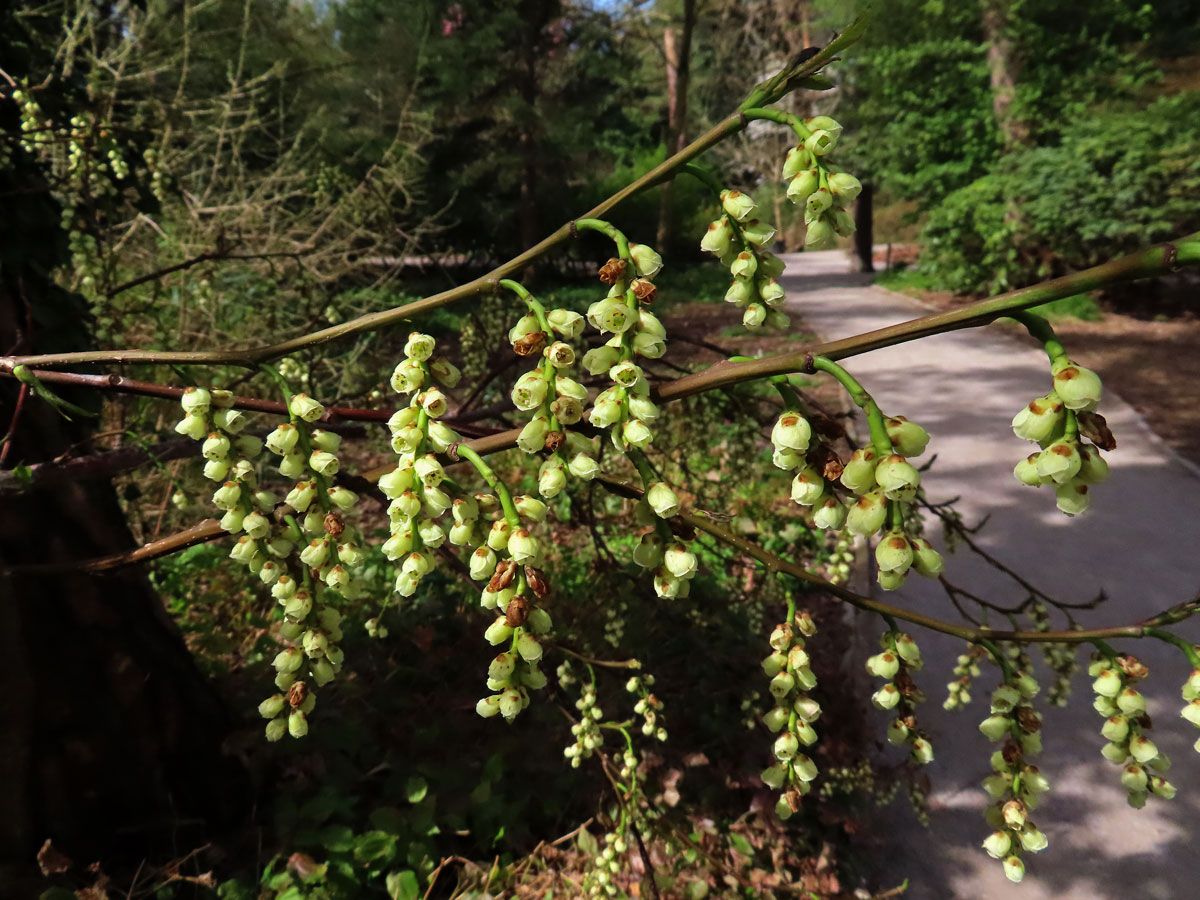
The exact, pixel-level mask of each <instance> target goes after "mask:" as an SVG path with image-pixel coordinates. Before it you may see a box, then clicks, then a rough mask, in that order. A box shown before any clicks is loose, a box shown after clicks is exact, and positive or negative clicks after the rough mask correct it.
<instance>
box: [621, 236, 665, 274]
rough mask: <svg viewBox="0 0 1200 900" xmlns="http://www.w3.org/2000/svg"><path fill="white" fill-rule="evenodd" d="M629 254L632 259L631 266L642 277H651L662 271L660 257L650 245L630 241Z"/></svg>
mask: <svg viewBox="0 0 1200 900" xmlns="http://www.w3.org/2000/svg"><path fill="white" fill-rule="evenodd" d="M629 256H630V258H631V259H632V260H633V268H634V269H635V270H636V271H637V273H638V275H640V276H641V277H642V278H653V277H654V276H655V275H657V274H658V273H659V272H660V271H662V267H663V261H662V257H661V256H659V255H658V254H657V253H656V252H655V251H654V248H652V247H647V246H646V245H645V244H634V243H632V242H630V244H629Z"/></svg>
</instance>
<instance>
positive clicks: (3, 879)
mask: <svg viewBox="0 0 1200 900" xmlns="http://www.w3.org/2000/svg"><path fill="white" fill-rule="evenodd" d="M39 189H41V190H44V186H43V185H42V184H41V183H40V179H39V178H38V174H37V170H36V169H35V168H34V167H33V166H31V165H28V164H22V163H21V162H20V161H18V164H17V166H16V167H14V168H10V169H9V170H8V171H7V172H5V173H0V195H8V196H10V197H13V196H15V197H17V198H18V199H17V200H16V201H13V202H12V203H11V205H10V206H9V208H8V209H7V210H6V214H5V216H4V217H0V352H2V353H22V352H54V351H61V350H66V349H81V348H83V347H85V346H86V345H87V331H86V325H85V323H86V321H87V317H86V310H85V308H84V306H83V303H82V301H81V299H80V298H78V297H76V296H74V295H71V294H68V293H67V292H65V291H62V290H61V289H59V288H57V287H56V286H55V285H54V284H53V283H52V282H51V281H50V280H49V278H48V273H49V272H51V271H52V270H53V269H54V267H55V265H56V264H57V263H58V261H59V259H60V258H61V256H60V248H61V236H60V234H59V231H58V216H59V212H58V209H57V207H56V206H55V205H54V204H53V203H52V202H51V200H50V198H49V197H48V196H47V194H46V193H34V192H33V191H36V190H39ZM17 394H18V391H17V385H16V383H15V382H14V381H13V380H11V379H7V378H0V434H2V433H3V432H5V431H7V430H8V429H9V426H10V423H11V420H12V419H13V418H14V408H15V407H16V406H17V403H16V398H17ZM70 399H71V400H72V401H73V402H77V403H81V404H84V405H86V404H88V403H89V402H90V398H88V397H86V396H72V397H71V398H70ZM88 428H89V426H87V425H86V424H85V423H84V421H83V420H81V419H80V418H79V417H75V420H74V421H70V422H68V421H67V420H65V419H64V418H62V417H61V416H60V415H58V414H57V413H56V412H55V411H54V410H52V409H51V408H50V407H49V406H48V405H47V404H46V403H44V402H43V401H40V400H37V399H33V398H28V397H27V398H26V399H25V401H24V403H23V404H21V405H20V412H19V415H18V416H17V417H16V421H15V428H14V430H13V434H14V437H13V440H12V442H11V446H10V447H8V448H7V451H6V455H5V457H4V461H3V463H2V465H3V466H5V467H9V468H12V467H15V466H16V465H18V464H21V463H34V462H39V461H43V460H47V459H52V458H54V457H56V456H58V455H60V454H62V453H64V452H65V451H67V450H68V449H69V448H70V447H72V446H73V445H75V444H76V443H78V442H79V441H80V440H82V439H83V438H85V437H86V434H87V431H88ZM132 545H133V541H132V537H131V535H130V533H129V531H128V529H127V527H126V524H125V519H124V516H123V514H122V510H121V508H120V505H119V504H118V502H117V496H116V492H115V490H114V488H113V486H112V484H111V483H108V482H103V481H75V482H69V483H60V484H55V485H51V486H47V487H43V488H37V489H31V490H30V491H29V492H27V493H24V494H21V495H18V496H15V497H13V496H6V497H5V498H4V501H3V505H2V507H0V659H3V661H4V662H3V665H2V666H0V722H2V723H3V727H0V784H2V785H3V787H4V789H3V790H0V896H16V894H10V893H8V888H7V887H6V884H7V885H9V886H11V884H12V881H11V879H12V878H13V877H15V873H17V872H19V871H20V870H21V869H22V868H23V867H25V866H28V865H31V864H32V863H33V860H34V854H35V852H36V851H37V848H38V847H39V846H40V845H41V843H42V842H43V841H44V840H46V839H47V838H50V839H51V840H53V842H54V843H55V845H56V846H58V847H60V848H61V849H62V850H64V851H65V852H66V853H67V854H68V855H69V856H73V857H74V858H75V859H76V860H79V861H82V862H84V863H86V862H89V861H91V860H93V859H102V860H105V861H112V860H119V859H131V858H132V859H138V858H143V857H147V856H149V857H156V856H157V857H158V858H159V859H162V858H166V857H167V854H171V853H174V852H175V851H177V850H178V849H179V848H181V847H182V848H185V849H191V848H192V847H194V846H196V845H197V844H198V843H199V842H200V841H201V840H202V836H203V835H204V834H205V833H206V832H207V833H211V831H209V829H211V828H214V827H218V826H220V825H222V824H224V823H227V822H229V821H230V819H231V816H233V815H234V814H235V813H236V811H237V810H238V809H239V807H240V806H241V805H242V804H243V803H244V802H245V799H246V795H247V791H246V790H245V787H244V786H245V783H246V782H245V777H244V775H243V774H242V772H241V769H240V767H239V766H238V765H237V764H236V763H235V762H234V761H233V760H232V758H230V757H227V756H224V755H223V754H222V750H221V744H222V741H223V739H224V737H225V735H226V733H227V731H228V727H229V722H228V719H227V716H226V713H225V710H224V708H223V706H222V704H221V702H220V700H219V698H218V697H217V695H216V694H215V692H214V691H213V690H212V688H211V687H210V685H209V684H208V683H207V681H206V680H205V679H204V677H203V676H202V675H201V674H200V672H199V671H198V670H197V669H196V667H195V665H194V664H193V661H192V659H191V656H190V655H189V653H188V651H187V648H186V647H185V646H184V644H183V641H182V639H181V638H180V636H179V634H178V633H177V631H176V630H175V629H174V627H173V625H172V623H171V622H170V620H169V619H168V618H167V617H166V615H165V613H164V611H163V609H162V606H161V604H160V602H159V600H158V597H157V596H156V595H155V593H154V591H153V590H152V589H151V586H150V584H149V582H148V580H147V579H146V577H145V575H144V574H143V573H142V572H140V571H137V570H129V571H124V572H121V573H118V574H114V575H109V576H90V575H84V574H81V573H77V572H73V571H72V570H71V562H72V561H74V560H80V559H84V558H87V557H91V556H96V555H105V554H111V553H118V552H121V551H124V550H127V549H129V548H130V547H131V546H132ZM34 562H36V563H46V562H49V563H60V564H61V566H62V568H61V570H60V571H59V572H57V573H54V574H51V575H30V574H21V573H20V571H19V568H18V567H19V566H20V565H21V564H23V563H34Z"/></svg>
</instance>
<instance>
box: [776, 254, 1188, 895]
mask: <svg viewBox="0 0 1200 900" xmlns="http://www.w3.org/2000/svg"><path fill="white" fill-rule="evenodd" d="M785 259H786V261H787V264H788V274H786V275H785V277H784V279H783V283H784V284H785V286H786V287H787V288H788V290H789V291H790V292H791V297H790V298H789V301H788V302H789V305H790V310H791V311H792V312H793V313H795V314H798V315H800V316H802V317H803V319H804V321H805V322H806V323H807V324H808V325H809V326H811V327H812V328H813V329H814V330H815V331H816V332H817V333H818V334H819V335H820V336H821V337H822V338H829V339H832V338H839V337H845V336H849V335H853V334H857V333H859V332H863V331H869V330H872V329H875V328H880V327H883V326H885V325H890V324H894V323H896V322H900V321H904V320H906V319H910V318H913V317H915V316H919V315H922V314H924V313H925V312H926V310H925V309H924V308H922V307H921V306H920V304H918V303H917V302H916V301H914V300H911V299H910V298H908V297H905V296H902V295H900V294H896V293H893V292H891V291H887V290H884V289H882V288H878V287H874V286H870V285H869V276H862V275H858V274H851V273H849V272H848V264H847V260H846V258H845V257H844V256H842V255H841V254H840V253H838V252H826V253H805V254H793V255H789V256H787V257H785ZM1067 349H1068V351H1069V352H1071V353H1072V354H1073V355H1074V356H1075V358H1077V359H1078V360H1079V362H1080V363H1081V364H1083V365H1086V364H1087V362H1088V354H1087V347H1083V346H1081V347H1068V348H1067ZM844 362H845V365H846V366H847V368H848V369H849V370H850V371H851V372H852V373H853V374H854V375H856V376H857V377H858V378H859V379H860V380H861V381H862V382H863V384H864V385H865V386H866V387H867V389H868V390H870V391H871V392H872V393H873V394H874V396H875V397H876V399H877V400H878V401H879V402H880V405H881V406H882V407H883V409H884V411H885V412H887V413H889V414H893V415H895V414H902V415H907V416H908V417H909V418H911V419H914V420H916V421H918V422H920V423H921V424H922V425H923V426H925V428H926V429H928V431H929V432H930V433H931V435H932V436H933V440H932V441H931V443H930V451H932V452H936V453H937V454H938V458H937V462H936V464H935V465H934V468H933V469H932V471H930V472H928V473H926V475H925V478H924V483H925V487H926V492H927V495H928V496H929V498H930V499H931V500H933V501H935V502H936V501H940V500H946V499H949V498H951V497H956V496H957V497H960V498H961V502H960V503H959V506H958V508H959V510H960V511H961V512H962V513H963V515H964V517H965V519H966V521H967V522H968V523H972V522H977V521H979V520H980V519H982V518H983V517H985V516H988V517H990V519H989V521H988V523H987V525H986V527H985V528H984V529H983V531H982V532H981V533H980V536H979V541H980V543H981V544H982V545H983V546H984V547H985V548H986V549H987V550H989V551H990V552H992V553H994V554H995V555H997V556H998V557H999V558H1000V559H1002V560H1003V561H1005V562H1007V563H1009V564H1011V565H1013V566H1014V567H1015V568H1017V569H1019V570H1020V571H1022V572H1024V573H1025V574H1026V575H1027V576H1028V577H1029V578H1030V579H1031V580H1032V582H1033V583H1034V584H1037V585H1039V586H1041V587H1042V589H1043V590H1046V591H1047V592H1048V593H1050V594H1051V595H1052V596H1057V597H1060V598H1062V599H1070V600H1085V599H1088V598H1091V597H1093V596H1094V595H1095V594H1096V593H1097V592H1098V591H1099V590H1101V589H1102V588H1103V589H1104V590H1105V591H1106V592H1107V594H1108V596H1109V597H1110V598H1111V599H1110V600H1109V601H1108V602H1107V603H1105V604H1104V606H1103V608H1102V609H1101V610H1099V611H1096V612H1094V613H1090V614H1085V615H1084V616H1083V617H1081V619H1082V621H1084V622H1085V623H1092V622H1100V621H1103V622H1106V623H1124V622H1130V621H1134V620H1137V619H1139V618H1142V617H1143V616H1146V615H1148V614H1150V613H1153V612H1156V611H1159V610H1161V609H1164V608H1166V607H1168V606H1171V605H1172V604H1174V603H1177V602H1180V601H1182V600H1185V599H1188V598H1189V597H1192V596H1194V595H1195V593H1196V591H1197V589H1198V588H1200V477H1197V474H1196V470H1195V469H1194V468H1193V467H1190V466H1188V465H1187V464H1186V463H1185V462H1184V461H1182V460H1181V459H1180V458H1179V457H1178V456H1177V455H1176V454H1175V453H1174V452H1173V451H1171V450H1170V449H1169V448H1168V447H1167V446H1166V445H1165V444H1164V443H1163V442H1162V441H1161V440H1160V439H1159V438H1158V437H1157V436H1156V435H1154V434H1153V433H1151V432H1150V430H1149V429H1148V428H1147V427H1146V425H1145V424H1144V423H1143V421H1142V420H1141V418H1140V417H1139V416H1138V415H1137V413H1136V412H1135V411H1134V410H1133V409H1132V408H1131V407H1129V406H1128V405H1127V404H1126V403H1124V402H1123V401H1121V400H1120V399H1119V398H1117V397H1115V396H1113V395H1112V394H1108V395H1107V396H1106V397H1105V399H1104V400H1103V401H1102V403H1101V408H1100V412H1101V413H1103V414H1104V415H1105V417H1106V418H1107V419H1108V422H1109V424H1110V426H1111V427H1112V430H1113V432H1114V433H1115V434H1116V436H1117V440H1118V442H1119V448H1118V449H1117V450H1116V451H1115V452H1114V453H1112V454H1109V455H1108V459H1109V463H1110V466H1111V471H1112V478H1111V479H1110V480H1109V481H1108V482H1107V483H1106V484H1103V485H1100V486H1098V487H1096V488H1095V489H1094V500H1093V505H1092V508H1091V509H1090V510H1089V511H1088V512H1087V513H1086V514H1084V515H1083V516H1081V517H1078V518H1075V519H1068V518H1067V517H1066V516H1064V515H1062V514H1061V513H1059V512H1058V511H1057V510H1056V509H1055V507H1054V495H1053V494H1052V493H1050V492H1049V489H1046V488H1043V489H1040V490H1035V489H1033V488H1028V487H1025V486H1023V485H1020V484H1018V483H1017V481H1016V480H1015V479H1014V478H1013V476H1012V468H1013V465H1014V464H1015V463H1016V461H1017V460H1018V459H1020V458H1021V457H1022V456H1025V455H1027V454H1028V453H1029V452H1030V448H1031V447H1032V446H1033V445H1031V444H1028V443H1026V442H1024V441H1021V440H1019V439H1018V438H1016V437H1014V435H1013V433H1012V430H1011V428H1010V426H1009V422H1010V421H1011V419H1012V417H1013V415H1014V414H1015V413H1016V412H1017V410H1019V409H1020V408H1021V407H1022V406H1024V405H1025V404H1026V403H1028V402H1029V400H1031V399H1033V398H1034V397H1037V396H1041V395H1042V394H1044V393H1045V392H1046V391H1047V390H1048V389H1049V387H1050V380H1049V373H1048V371H1047V363H1046V357H1045V354H1044V353H1043V352H1042V351H1041V349H1040V348H1039V347H1038V346H1037V345H1036V344H1034V343H1032V342H1031V341H1018V340H1017V339H1015V338H1013V337H1010V336H1009V335H1008V334H1006V333H1002V332H1000V331H999V330H998V329H996V328H985V329H970V330H966V331H960V332H957V333H953V334H947V335H938V336H936V337H933V338H928V339H926V340H923V341H919V342H916V343H911V344H905V345H902V346H899V347H892V348H886V349H883V350H877V351H874V352H872V353H868V354H864V355H863V356H860V357H855V358H851V359H849V360H846V361H844ZM924 458H928V456H926V457H924ZM934 530H935V529H934V528H933V527H931V528H930V533H929V534H928V535H927V536H928V537H929V538H930V539H931V540H933V541H934V542H935V544H937V545H938V546H939V548H941V542H940V540H939V538H940V535H938V534H935V533H934ZM947 574H948V576H949V577H950V578H951V580H953V581H954V582H956V583H959V584H962V585H963V586H966V587H969V588H970V589H972V590H973V591H974V592H975V593H978V594H981V595H982V596H985V597H987V598H989V599H993V600H996V601H1000V602H1009V603H1012V602H1018V601H1020V600H1021V599H1023V594H1022V592H1021V591H1020V589H1019V588H1018V587H1016V586H1015V585H1014V584H1012V583H1011V582H1008V581H1006V580H1005V579H1004V578H1003V577H1002V576H999V575H998V574H997V573H996V572H995V571H994V570H992V569H990V568H989V567H988V566H987V565H986V564H984V563H982V562H981V561H980V560H979V558H978V557H976V556H974V555H972V554H970V553H969V552H967V551H960V552H959V553H956V554H954V555H950V556H948V557H947ZM888 596H889V599H890V600H892V601H893V602H897V603H900V604H904V605H907V606H910V607H911V608H914V609H920V610H922V611H926V612H929V613H932V614H937V615H940V616H942V617H945V618H953V616H954V611H953V608H952V607H951V606H950V603H949V601H948V600H947V598H946V597H945V595H944V594H943V593H942V592H941V589H940V587H938V585H937V584H936V583H931V582H929V581H927V580H925V579H922V578H919V577H917V576H913V577H912V578H910V579H909V581H908V583H907V585H906V586H905V588H904V589H902V590H901V591H899V592H896V593H893V594H890V595H888ZM864 627H865V628H868V629H870V630H871V631H872V632H873V633H875V634H877V633H878V630H877V628H876V623H875V622H868V623H865V624H864ZM1184 629H1185V631H1184V634H1186V635H1187V636H1189V637H1190V638H1191V639H1193V640H1200V621H1198V622H1194V623H1190V624H1188V625H1185V626H1184ZM917 637H918V640H919V642H920V644H921V647H922V648H923V650H924V654H925V658H926V660H927V664H926V667H925V670H924V672H923V673H921V683H922V686H923V687H924V688H925V690H926V692H927V694H928V697H929V700H928V702H927V703H926V704H924V706H923V708H922V709H921V710H920V712H919V716H920V718H921V721H922V723H923V725H924V726H925V727H926V728H927V729H929V730H930V731H931V732H932V733H933V745H934V750H935V753H936V757H937V758H936V761H935V762H934V764H933V765H932V766H931V767H930V770H929V771H930V775H931V777H932V778H933V782H934V792H933V794H932V798H931V799H932V807H933V812H932V823H931V827H930V829H929V830H928V831H926V830H923V829H921V828H920V827H919V826H918V825H917V824H916V823H915V821H914V819H913V818H912V815H911V813H909V812H908V811H907V810H900V809H898V807H899V806H900V805H901V804H900V802H899V801H898V802H897V803H896V804H894V805H893V812H891V813H889V814H888V815H886V816H884V817H882V821H883V822H884V823H885V825H884V828H883V831H885V832H886V836H885V837H881V839H880V841H881V846H880V848H879V853H878V854H877V855H876V859H877V860H878V861H879V864H880V868H881V875H880V884H879V887H881V888H882V887H889V886H892V885H895V884H898V883H899V881H900V880H901V879H902V878H904V877H905V876H912V877H913V880H914V884H913V886H912V887H911V889H910V890H909V891H908V892H907V893H906V894H905V895H904V896H905V897H907V898H918V900H951V898H962V900H998V898H1004V900H1010V898H1012V900H1016V898H1020V900H1048V898H1058V900H1108V898H1111V900H1126V898H1129V897H1138V898H1143V900H1190V898H1196V897H1200V846H1198V842H1200V756H1198V755H1197V754H1196V752H1195V751H1193V750H1192V748H1191V744H1192V742H1193V741H1194V740H1195V739H1196V737H1197V736H1198V733H1197V730H1196V729H1195V728H1193V727H1192V726H1191V725H1188V724H1187V723H1186V722H1184V721H1183V720H1182V719H1180V718H1179V714H1178V713H1179V708H1180V706H1181V705H1182V701H1181V700H1180V699H1179V685H1180V684H1181V683H1182V681H1183V680H1184V678H1185V677H1186V675H1187V672H1188V669H1187V666H1186V665H1185V663H1184V662H1183V659H1182V656H1181V655H1180V654H1179V653H1178V651H1176V650H1174V649H1173V648H1169V647H1167V646H1166V645H1165V644H1162V643H1161V642H1158V641H1154V642H1149V641H1141V642H1136V644H1135V645H1133V646H1131V647H1130V649H1132V650H1133V652H1135V653H1137V655H1138V656H1139V657H1140V658H1142V659H1143V660H1144V661H1145V662H1146V663H1147V664H1148V665H1149V666H1150V668H1151V677H1150V678H1149V680H1148V682H1147V684H1146V688H1147V689H1146V693H1147V695H1148V697H1149V698H1150V712H1151V714H1152V715H1153V718H1154V721H1155V728H1154V733H1153V736H1154V738H1155V740H1156V742H1157V743H1158V745H1159V747H1160V748H1162V749H1164V750H1165V751H1166V752H1167V753H1168V755H1170V757H1171V759H1172V761H1173V762H1174V767H1173V769H1172V772H1171V774H1170V775H1169V777H1170V779H1171V781H1172V782H1174V783H1175V785H1176V786H1177V787H1178V788H1179V794H1178V796H1177V797H1176V798H1175V799H1174V800H1173V801H1170V802H1168V801H1163V800H1159V799H1157V798H1153V797H1152V798H1151V799H1150V801H1149V802H1148V803H1147V806H1146V808H1145V809H1142V810H1133V809H1130V808H1129V807H1128V805H1127V804H1126V802H1125V793H1124V791H1123V790H1122V789H1121V787H1120V784H1119V783H1118V778H1117V776H1118V771H1117V770H1116V767H1114V766H1112V765H1111V764H1109V763H1107V762H1105V761H1104V760H1103V759H1102V758H1101V756H1100V747H1101V745H1102V743H1103V740H1102V738H1101V737H1100V736H1099V727H1100V724H1101V720H1100V717H1099V716H1098V715H1097V714H1096V713H1095V711H1094V710H1093V709H1092V708H1091V699H1092V694H1091V689H1090V680H1089V679H1086V677H1085V673H1080V674H1079V675H1077V676H1076V679H1075V683H1074V689H1075V696H1074V701H1073V703H1072V706H1071V708H1069V709H1058V708H1047V707H1042V708H1043V709H1044V712H1045V718H1046V728H1045V734H1044V736H1045V752H1044V753H1043V755H1042V756H1041V757H1040V759H1039V760H1038V763H1039V765H1040V767H1041V768H1042V770H1043V771H1044V772H1046V774H1047V775H1048V776H1049V778H1050V779H1051V783H1052V790H1051V793H1050V794H1049V795H1048V796H1047V798H1046V801H1045V802H1044V803H1043V804H1042V807H1041V808H1040V809H1039V810H1038V812H1037V822H1038V825H1039V826H1040V827H1041V828H1042V830H1043V831H1045V833H1046V834H1047V835H1048V837H1049V839H1050V847H1049V848H1048V849H1047V850H1046V851H1044V852H1043V853H1041V854H1038V855H1036V856H1033V855H1027V856H1026V862H1027V869H1028V875H1027V877H1026V879H1025V882H1024V883H1023V884H1021V885H1012V884H1010V883H1009V882H1008V881H1007V880H1006V879H1005V878H1004V876H1003V874H1002V872H1001V867H1000V864H999V863H998V862H996V861H993V860H991V859H990V858H989V857H987V856H986V854H984V852H983V851H982V850H981V849H980V848H979V844H980V842H981V841H982V839H983V838H984V837H985V836H986V835H987V833H988V831H989V829H988V828H987V826H986V825H985V824H984V822H983V819H982V817H981V814H980V812H981V810H982V808H983V806H984V799H985V795H984V794H983V791H982V789H980V788H979V781H980V779H981V778H982V777H983V776H984V775H986V774H987V771H988V755H989V753H990V749H991V747H992V746H993V745H990V744H989V743H988V742H987V741H986V740H985V739H984V738H983V736H982V735H981V734H980V733H979V731H978V728H977V724H978V721H979V720H980V719H981V718H982V717H983V715H985V714H986V710H985V709H984V707H983V704H984V703H986V698H987V696H988V694H989V693H990V687H989V688H988V689H987V690H984V689H983V684H984V683H987V684H989V685H991V684H994V681H993V680H986V681H985V679H981V684H980V686H979V689H977V690H975V691H974V694H975V699H974V700H973V702H972V703H971V704H970V705H969V706H968V707H967V708H966V709H965V710H960V711H958V712H954V713H949V712H945V711H944V710H943V709H942V708H941V701H942V699H944V697H945V692H944V685H945V683H946V682H947V681H949V680H950V669H951V668H952V666H953V664H954V657H955V656H957V655H958V654H959V653H960V652H961V650H962V647H963V645H962V644H961V643H960V642H958V641H957V640H955V639H953V638H948V637H946V638H943V636H941V635H931V634H928V633H923V632H919V633H917ZM1133 643H1134V642H1131V644H1133ZM984 674H985V676H987V678H988V679H994V676H993V675H991V673H989V672H987V671H986V670H985V673H984ZM871 714H872V715H875V716H876V717H877V718H878V719H879V734H880V737H881V738H882V734H883V730H884V727H885V721H886V717H885V714H883V713H876V712H875V711H874V710H872V711H871ZM889 749H890V748H889ZM892 752H898V751H892Z"/></svg>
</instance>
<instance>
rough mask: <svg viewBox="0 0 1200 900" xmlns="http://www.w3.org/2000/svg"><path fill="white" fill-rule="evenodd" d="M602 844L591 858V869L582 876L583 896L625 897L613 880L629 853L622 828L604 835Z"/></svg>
mask: <svg viewBox="0 0 1200 900" xmlns="http://www.w3.org/2000/svg"><path fill="white" fill-rule="evenodd" d="M623 824H624V823H622V825H623ZM603 843H604V847H603V849H601V850H600V852H599V853H597V854H596V855H595V856H594V857H592V860H591V863H592V866H591V869H590V870H589V871H588V872H587V873H586V874H585V875H584V876H583V891H584V894H585V895H586V896H588V897H617V896H625V892H624V891H623V890H621V888H620V887H619V886H618V885H617V882H616V880H615V879H616V876H617V875H618V874H619V873H620V872H621V870H622V869H623V868H624V863H625V861H626V856H627V854H628V853H629V842H628V841H627V840H626V838H625V829H624V827H621V828H619V829H618V830H617V831H610V832H608V833H606V834H605V835H604V840H603Z"/></svg>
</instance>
